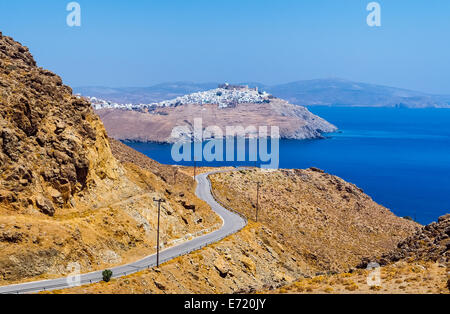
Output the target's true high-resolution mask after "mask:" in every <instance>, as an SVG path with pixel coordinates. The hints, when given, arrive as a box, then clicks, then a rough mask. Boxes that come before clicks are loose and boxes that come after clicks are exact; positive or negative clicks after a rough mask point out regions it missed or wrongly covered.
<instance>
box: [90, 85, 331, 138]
mask: <svg viewBox="0 0 450 314" xmlns="http://www.w3.org/2000/svg"><path fill="white" fill-rule="evenodd" d="M96 101H97V103H95V104H94V108H95V109H96V112H97V113H98V115H99V116H100V118H101V119H102V121H103V123H104V124H105V127H106V129H107V131H108V134H109V135H110V136H111V137H113V138H115V139H119V140H129V141H139V142H159V143H173V142H176V141H179V140H184V141H193V140H195V138H194V136H193V134H194V120H195V119H201V120H202V128H203V129H207V128H208V127H213V126H214V127H218V128H220V129H221V130H222V131H223V133H224V134H223V136H217V134H215V136H214V137H215V138H218V137H225V136H227V134H226V132H225V131H226V128H227V127H242V129H243V130H245V131H241V132H237V134H234V135H236V136H238V137H247V138H257V137H261V136H260V134H259V133H258V130H259V128H260V127H264V126H267V127H268V129H269V134H270V129H271V127H278V128H279V131H280V134H279V135H280V137H281V138H285V139H299V140H303V139H315V138H323V136H324V134H326V133H331V132H335V131H336V130H337V128H336V127H335V126H334V125H332V124H330V123H329V122H327V121H325V120H324V119H322V118H320V117H318V116H316V115H314V114H312V113H311V112H310V111H309V110H308V109H306V108H305V107H302V106H296V105H292V104H289V103H288V102H287V101H284V100H281V99H278V98H276V97H273V96H272V95H270V94H268V93H266V92H262V91H259V90H258V89H257V88H249V87H248V86H232V85H227V84H225V85H220V86H219V87H218V88H217V89H213V90H209V91H205V92H198V93H194V94H190V95H186V96H182V97H178V98H175V99H173V100H168V101H163V102H161V103H157V104H150V105H117V104H115V105H111V104H109V103H107V102H104V101H99V100H96ZM252 127H254V128H253V131H252V130H251V129H252ZM174 129H183V130H184V131H183V132H174V131H173V130H174ZM255 130H256V131H255ZM208 139H210V138H208V137H207V136H206V138H203V140H208Z"/></svg>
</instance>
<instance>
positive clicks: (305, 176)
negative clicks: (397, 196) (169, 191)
mask: <svg viewBox="0 0 450 314" xmlns="http://www.w3.org/2000/svg"><path fill="white" fill-rule="evenodd" d="M256 182H263V184H262V187H261V203H260V204H261V211H260V216H259V221H258V223H256V222H255V221H252V220H254V218H255V209H256V208H255V207H256V202H255V200H256ZM212 183H213V188H214V191H215V194H216V196H217V197H218V198H219V199H220V200H221V201H222V202H223V203H225V204H227V205H228V206H230V207H232V208H234V209H236V210H239V211H241V212H242V213H243V214H245V215H246V216H247V217H249V218H250V222H249V225H248V227H246V228H245V229H244V230H242V231H240V232H238V233H237V234H235V235H232V236H230V237H228V238H227V239H225V240H223V241H221V242H220V243H217V244H214V245H212V246H209V247H207V248H204V249H202V250H199V251H197V252H194V253H192V254H189V255H186V256H183V257H180V258H177V259H175V260H173V261H171V262H168V263H166V264H164V265H162V266H161V268H160V269H159V270H157V271H156V270H150V271H144V272H141V273H137V274H134V275H131V276H128V277H126V278H120V279H117V280H113V281H112V282H110V283H97V284H93V285H88V286H84V287H77V288H73V289H66V290H63V291H57V292H56V293H152V294H154V293H251V292H261V291H268V292H276V293H285V292H293V293H305V292H316V293H317V292H319V293H347V292H354V291H357V289H359V291H360V292H362V291H361V289H365V290H363V291H369V292H372V290H370V287H368V286H367V284H366V283H365V280H366V278H367V274H365V272H364V271H362V270H361V271H357V270H356V269H355V267H356V265H357V264H358V263H359V262H360V261H361V258H362V257H363V256H365V255H366V254H368V253H369V252H385V251H386V250H387V251H389V250H391V249H393V248H395V247H396V245H397V243H398V242H399V241H401V240H402V239H404V238H405V237H407V236H409V235H412V234H414V232H415V230H416V229H419V226H418V225H417V224H415V223H413V222H411V221H409V220H405V219H402V218H398V217H395V216H394V215H393V214H392V213H391V212H389V211H388V210H387V209H385V208H383V207H382V206H379V205H377V204H375V203H374V202H373V201H372V200H371V199H370V198H369V197H368V196H367V195H365V194H364V193H363V192H362V191H361V190H359V189H358V188H357V187H355V186H354V185H352V184H349V183H346V182H344V181H343V180H341V179H339V178H336V177H333V176H330V175H328V174H325V173H323V172H321V171H318V170H317V169H312V170H294V171H287V170H284V171H271V172H263V171H260V170H256V169H255V170H245V171H235V172H232V173H222V174H217V175H214V176H212ZM430 267H431V268H430V269H431V270H432V272H433V277H432V278H433V280H430V281H429V283H428V284H427V285H426V286H425V285H423V287H424V289H425V292H426V291H428V289H430V288H429V287H428V286H429V284H432V283H437V282H438V283H439V285H438V286H436V288H431V289H432V291H440V290H439V289H441V288H442V287H441V286H442V283H441V282H440V281H441V279H442V273H443V271H445V270H442V269H441V268H439V267H435V266H432V265H430ZM420 269H422V268H419V267H415V268H414V270H420ZM348 270H352V271H353V274H350V273H346V271H348ZM394 271H396V272H397V273H398V274H400V275H401V276H403V277H402V278H403V279H404V280H408V281H409V280H412V279H411V278H414V280H416V277H417V276H419V275H420V276H422V275H424V276H425V272H422V273H418V272H417V273H414V272H413V271H412V270H409V268H407V266H405V267H404V268H399V269H396V270H392V272H394ZM400 275H399V276H400ZM351 276H355V277H351ZM350 277H351V278H350ZM299 278H300V281H298V282H297V280H298V279H299ZM398 278H400V277H398ZM408 281H406V282H408ZM402 282H403V281H402ZM398 286H401V285H398ZM398 286H397V287H398ZM398 291H403V292H408V291H410V290H406V291H404V290H401V289H399V290H398ZM415 291H416V292H417V291H419V290H415Z"/></svg>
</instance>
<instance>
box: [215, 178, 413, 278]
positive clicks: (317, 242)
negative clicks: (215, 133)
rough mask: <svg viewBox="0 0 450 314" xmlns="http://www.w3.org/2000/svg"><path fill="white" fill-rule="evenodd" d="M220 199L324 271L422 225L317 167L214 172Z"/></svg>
mask: <svg viewBox="0 0 450 314" xmlns="http://www.w3.org/2000/svg"><path fill="white" fill-rule="evenodd" d="M211 181H212V186H213V189H214V191H215V192H216V195H217V197H218V198H219V199H220V200H222V202H223V203H224V204H227V205H228V206H230V207H231V208H235V209H237V210H239V211H241V212H242V213H243V214H245V215H246V216H247V217H248V218H249V219H253V220H254V219H256V208H257V183H258V182H259V183H260V184H261V187H260V199H259V213H258V217H259V221H261V222H262V223H264V224H265V225H267V226H268V227H269V228H270V229H271V230H272V231H273V232H274V233H275V234H276V238H277V239H278V240H279V241H280V242H281V243H282V244H283V245H285V246H288V247H289V248H290V250H293V251H296V252H298V253H299V254H301V255H302V256H303V258H304V259H305V260H307V261H308V262H309V264H311V265H314V266H315V267H317V268H318V269H320V270H321V271H322V272H324V273H328V272H337V273H341V272H345V271H348V270H350V269H352V268H355V267H356V266H357V265H358V264H359V263H360V261H361V259H362V258H364V257H366V256H368V255H369V256H370V255H372V254H376V253H377V252H378V254H382V253H384V252H386V251H390V250H392V249H394V248H395V247H396V246H397V243H398V242H400V241H401V240H403V239H405V238H406V237H408V236H410V235H412V234H414V232H415V231H416V229H418V228H419V225H417V224H415V223H413V222H411V221H409V220H406V219H403V218H399V217H397V216H395V215H394V214H393V213H392V212H390V211H389V210H388V209H386V208H384V207H382V206H380V205H378V204H376V203H375V202H374V201H373V200H372V199H371V198H370V197H369V196H367V195H366V194H364V192H363V191H362V190H360V189H359V188H358V187H356V186H355V185H353V184H350V183H347V182H345V181H344V180H342V179H340V178H338V177H335V176H332V175H329V174H327V173H324V172H323V171H321V170H319V169H309V170H279V171H262V170H246V171H240V172H237V173H233V174H227V173H222V174H216V175H214V176H212V179H211Z"/></svg>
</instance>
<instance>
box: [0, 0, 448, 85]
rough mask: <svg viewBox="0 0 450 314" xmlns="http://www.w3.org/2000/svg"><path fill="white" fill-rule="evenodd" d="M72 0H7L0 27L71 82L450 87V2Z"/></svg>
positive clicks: (0, 8) (0, 10) (42, 63)
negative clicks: (373, 12)
mask: <svg viewBox="0 0 450 314" xmlns="http://www.w3.org/2000/svg"><path fill="white" fill-rule="evenodd" d="M69 2H70V1H65V0H45V1H33V0H14V1H6V0H2V1H1V2H0V31H2V32H3V33H4V34H5V35H9V36H13V37H14V38H15V39H16V40H18V41H20V42H22V43H23V44H25V45H26V46H28V47H29V48H30V49H31V51H32V53H33V55H34V56H35V58H36V59H37V61H38V64H39V65H40V66H42V67H45V68H48V69H50V70H52V71H54V72H56V73H58V74H59V75H61V76H62V77H63V79H64V81H65V82H66V83H67V84H70V85H72V86H86V85H102V86H117V87H119V86H148V85H152V84H156V83H160V82H167V81H195V82H210V81H220V82H222V81H229V82H241V81H242V82H244V81H254V82H255V81H257V82H262V83H266V84H277V83H285V82H289V81H295V80H303V79H315V78H328V77H340V78H346V79H351V80H355V81H363V82H369V83H378V84H385V85H391V86H397V87H404V88H409V89H415V90H419V91H425V92H430V93H441V94H450V84H449V82H450V40H449V34H450V1H448V0H428V1H425V0H384V1H381V0H380V1H378V2H379V3H380V4H381V9H382V27H380V28H370V27H369V26H368V25H367V24H366V17H367V15H368V13H369V12H367V11H366V6H367V4H368V3H369V2H370V0H345V1H337V0H308V1H306V0H276V1H275V0H272V1H268V0H221V1H219V0H157V1H156V0H146V1H144V0H142V1H141V0H129V1H124V0H109V1H106V0H79V1H78V2H79V3H80V5H81V8H82V26H81V27H80V28H70V27H68V26H67V25H66V16H67V14H68V12H67V11H66V5H67V4H68V3H69Z"/></svg>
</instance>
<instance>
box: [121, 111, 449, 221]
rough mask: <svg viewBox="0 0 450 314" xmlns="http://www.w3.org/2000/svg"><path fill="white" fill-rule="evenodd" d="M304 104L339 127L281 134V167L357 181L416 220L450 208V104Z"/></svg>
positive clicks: (166, 154) (162, 151) (160, 155)
mask: <svg viewBox="0 0 450 314" xmlns="http://www.w3.org/2000/svg"><path fill="white" fill-rule="evenodd" d="M309 109H310V110H311V111H312V112H313V113H315V114H317V115H319V116H321V117H323V118H325V119H326V120H328V121H330V122H331V123H333V124H335V125H336V126H337V127H339V129H340V132H339V133H335V134H329V137H328V138H327V139H324V140H306V141H295V140H282V141H281V142H280V168H302V169H304V168H309V167H317V168H321V169H323V170H325V171H326V172H328V173H331V174H334V175H337V176H339V177H341V178H343V179H345V180H346V181H349V182H352V183H354V184H356V185H357V186H359V187H360V188H362V189H363V190H364V191H365V192H366V193H367V194H369V195H370V196H371V197H372V198H373V199H374V200H375V201H376V202H378V203H380V204H382V205H384V206H386V207H388V208H389V209H391V210H392V211H393V212H394V213H395V214H396V215H398V216H401V217H404V216H410V217H412V218H413V219H415V220H416V221H418V222H419V223H421V224H428V223H430V222H432V221H436V220H437V218H438V217H440V216H442V215H444V214H447V213H450V109H397V108H392V109H391V108H349V107H339V108H331V107H310V108H309ZM126 144H128V145H130V146H131V147H133V148H134V149H136V150H138V151H140V152H142V153H144V154H146V155H147V156H149V157H150V158H153V159H155V160H157V161H159V162H161V163H165V164H180V165H190V166H192V165H193V162H180V163H175V162H174V161H173V159H172V155H171V150H172V146H171V145H160V144H153V143H126ZM197 165H203V166H204V165H208V166H229V165H231V166H242V165H251V166H254V165H255V163H254V162H211V163H208V162H198V163H197Z"/></svg>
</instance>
